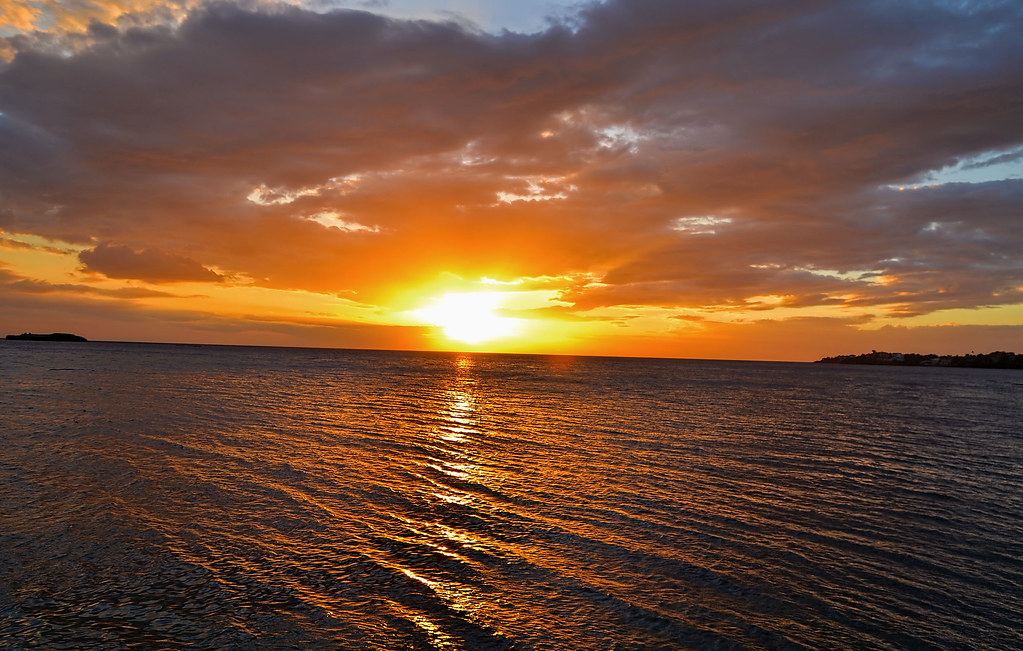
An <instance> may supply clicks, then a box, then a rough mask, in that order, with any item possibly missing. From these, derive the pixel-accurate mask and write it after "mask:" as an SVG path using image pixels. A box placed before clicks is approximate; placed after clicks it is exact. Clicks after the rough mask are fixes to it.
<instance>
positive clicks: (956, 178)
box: [0, 0, 1023, 360]
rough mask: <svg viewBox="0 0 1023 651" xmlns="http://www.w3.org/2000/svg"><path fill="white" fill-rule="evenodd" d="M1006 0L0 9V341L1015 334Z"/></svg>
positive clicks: (1022, 68)
mask: <svg viewBox="0 0 1023 651" xmlns="http://www.w3.org/2000/svg"><path fill="white" fill-rule="evenodd" d="M1021 34H1023V3H1021V2H1019V1H1018V0H1006V1H1004V2H999V1H997V0H977V1H972V2H971V1H969V0H955V1H952V0H945V1H937V0H936V1H932V2H916V1H912V0H906V1H904V2H901V1H900V2H893V1H878V2H869V1H867V0H850V1H848V2H820V1H819V0H779V1H776V2H762V1H732V0H649V1H643V0H606V1H605V2H550V1H542V0H530V1H523V2H514V3H513V2H501V1H498V0H405V1H399V0H391V1H387V0H377V1H366V2H358V1H353V2H332V1H331V0H309V1H308V2H298V3H292V4H281V3H268V2H259V1H251V2H220V3H213V4H208V3H202V2H193V1H191V0H185V1H183V2H172V3H167V2H158V1H154V0H71V1H66V2H65V1H60V0H57V1H54V0H0V335H2V334H7V333H17V332H24V331H30V332H52V331H66V332H75V333H77V334H80V335H83V336H85V337H88V338H89V339H99V340H129V341H173V342H197V343H235V344H265V345H287V346H330V347H355V348H398V349H417V350H418V349H444V350H488V351H509V352H542V353H570V354H607V355H642V356H646V355H650V356H665V357H701V358H735V359H775V360H811V359H816V358H819V357H821V356H825V355H836V354H843V353H860V352H869V351H870V350H871V349H877V350H901V351H904V352H920V353H929V352H936V353H956V354H958V353H968V352H970V351H971V350H975V351H977V352H988V351H990V350H997V349H1001V350H1015V351H1017V352H1023V37H1021Z"/></svg>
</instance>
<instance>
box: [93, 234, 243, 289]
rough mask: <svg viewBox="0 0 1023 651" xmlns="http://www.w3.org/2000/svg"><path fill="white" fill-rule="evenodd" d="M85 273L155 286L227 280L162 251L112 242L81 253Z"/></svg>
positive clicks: (189, 261) (182, 258)
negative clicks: (136, 248) (141, 281)
mask: <svg viewBox="0 0 1023 651" xmlns="http://www.w3.org/2000/svg"><path fill="white" fill-rule="evenodd" d="M78 259H79V260H81V262H82V264H83V265H84V268H85V270H87V271H92V272H97V273H101V274H103V275H105V276H107V277H108V278H125V279H130V280H144V281H146V282H151V283H173V282H220V281H222V280H224V277H223V276H221V275H220V274H218V273H216V272H215V271H211V270H210V269H207V268H206V267H204V266H202V265H201V264H199V263H198V262H196V261H195V260H192V259H190V258H186V257H183V256H180V255H175V254H173V253H165V252H164V251H161V250H159V249H154V248H149V249H143V250H141V251H135V250H133V249H131V248H128V247H126V246H118V245H115V244H110V243H109V242H107V243H104V244H100V245H99V246H96V247H93V248H91V249H86V250H85V251H81V252H79V253H78Z"/></svg>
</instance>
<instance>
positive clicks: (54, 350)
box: [0, 341, 1023, 650]
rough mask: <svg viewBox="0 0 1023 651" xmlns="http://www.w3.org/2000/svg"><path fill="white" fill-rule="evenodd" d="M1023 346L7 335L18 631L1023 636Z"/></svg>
mask: <svg viewBox="0 0 1023 651" xmlns="http://www.w3.org/2000/svg"><path fill="white" fill-rule="evenodd" d="M1021 417H1023V372H1020V371H1011V370H1010V371H1006V370H1001V371H1000V370H982V369H958V368H894V367H866V366H836V365H819V364H816V365H815V364H796V363H764V362H724V361H698V360H659V359H623V358H598V357H559V356H529V355H486V354H454V353H409V352H383V351H353V350H318V349H285V348H258V347H225V346H186V345H166V344H163V345H157V344H116V343H87V344H72V343H49V342H13V341H11V342H0V646H2V647H3V648H9V649H20V648H25V649H29V648H32V649H35V648H51V649H65V648H66V649H83V648H102V649H122V648H123V649H129V648H146V649H150V648H157V649H176V648H185V647H188V648H199V649H203V648H205V649H388V650H390V649H804V648H805V649H822V648H827V649H841V648H847V649H1019V648H1023V625H1021V622H1023V463H1021V461H1023V458H1021V457H1023V427H1021Z"/></svg>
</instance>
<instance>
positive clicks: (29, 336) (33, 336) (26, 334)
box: [7, 332, 89, 341]
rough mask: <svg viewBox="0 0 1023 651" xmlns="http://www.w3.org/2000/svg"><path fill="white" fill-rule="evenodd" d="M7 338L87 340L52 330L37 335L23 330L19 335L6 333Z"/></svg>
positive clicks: (23, 339) (25, 339)
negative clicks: (45, 333)
mask: <svg viewBox="0 0 1023 651" xmlns="http://www.w3.org/2000/svg"><path fill="white" fill-rule="evenodd" d="M7 339H16V340H21V341H89V340H88V339H86V338H85V337H79V336H78V335H73V334H71V333H68V332H52V333H50V334H48V335H37V334H33V333H31V332H23V333H21V334H20V335H7Z"/></svg>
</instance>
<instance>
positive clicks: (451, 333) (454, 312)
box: [412, 292, 519, 344]
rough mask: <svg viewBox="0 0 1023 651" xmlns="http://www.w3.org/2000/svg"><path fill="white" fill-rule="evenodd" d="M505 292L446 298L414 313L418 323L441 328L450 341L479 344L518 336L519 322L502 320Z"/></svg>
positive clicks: (472, 293) (436, 299) (441, 298)
mask: <svg viewBox="0 0 1023 651" xmlns="http://www.w3.org/2000/svg"><path fill="white" fill-rule="evenodd" d="M502 299H503V296H502V294H501V292H468V293H463V294H444V295H443V296H440V297H437V298H434V299H433V302H432V304H431V305H429V306H427V307H424V308H421V309H418V310H415V311H413V312H412V314H414V315H415V316H416V317H417V318H418V319H420V320H422V321H425V322H427V323H429V324H431V325H435V326H438V327H440V328H441V330H442V332H443V333H444V336H445V337H447V338H448V339H452V340H455V341H460V342H462V343H466V344H479V343H482V342H484V341H490V340H492V339H500V338H503V337H509V336H511V335H514V334H515V333H516V332H517V330H518V326H519V320H518V319H512V318H510V317H506V316H501V315H500V314H498V313H497V310H498V309H499V308H500V306H501V301H502Z"/></svg>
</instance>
